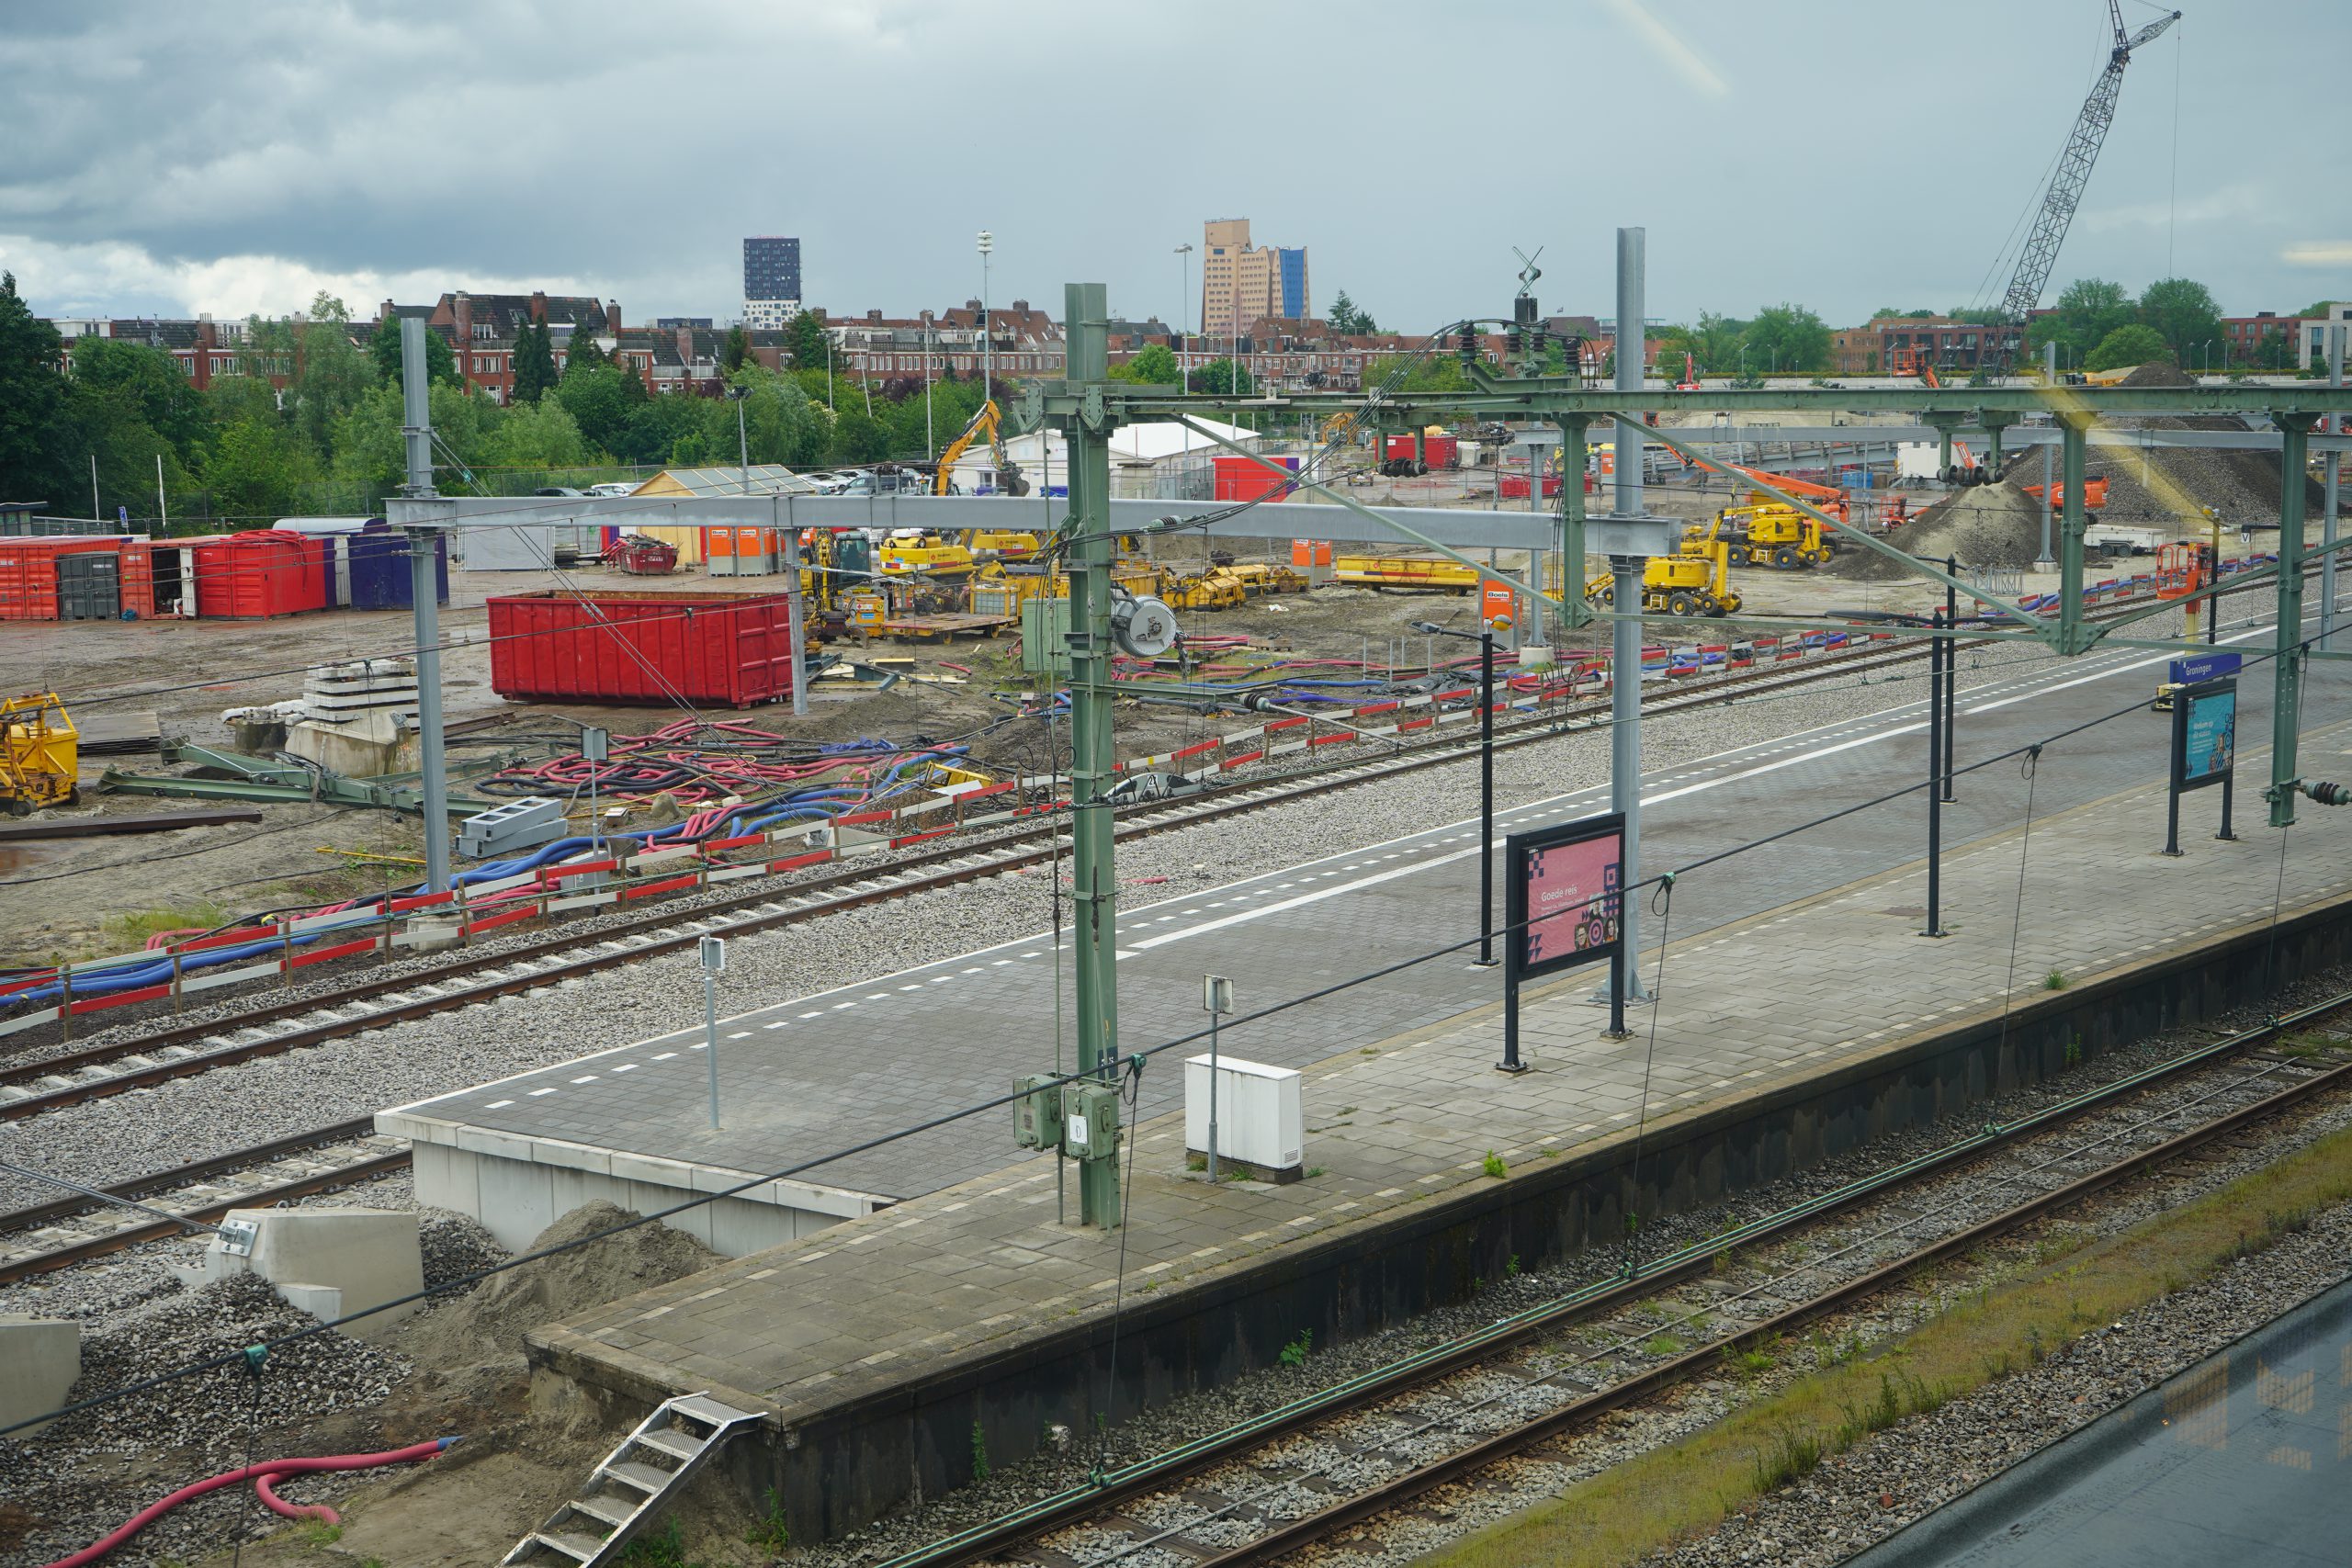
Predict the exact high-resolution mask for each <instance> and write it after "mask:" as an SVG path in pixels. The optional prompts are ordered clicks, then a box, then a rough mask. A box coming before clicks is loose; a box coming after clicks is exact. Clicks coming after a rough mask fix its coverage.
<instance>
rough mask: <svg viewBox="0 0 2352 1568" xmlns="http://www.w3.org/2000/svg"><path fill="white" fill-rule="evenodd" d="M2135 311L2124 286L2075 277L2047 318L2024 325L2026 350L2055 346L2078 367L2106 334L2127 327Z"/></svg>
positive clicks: (2032, 350)
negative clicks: (2049, 344) (2050, 344)
mask: <svg viewBox="0 0 2352 1568" xmlns="http://www.w3.org/2000/svg"><path fill="white" fill-rule="evenodd" d="M2137 311H2138V307H2137V306H2135V305H2134V304H2133V303H2132V300H2131V292H2130V291H2129V290H2128V289H2126V288H2124V287H2123V285H2121V284H2120V283H2109V281H2108V280H2107V279H2105V278H2103V277H2078V278H2076V279H2075V281H2074V282H2072V283H2070V284H2068V285H2066V287H2065V289H2064V292H2062V293H2061V294H2060V295H2059V296H2058V304H2057V307H2056V308H2055V309H2054V310H2052V311H2051V313H2050V314H2049V315H2046V316H2037V317H2035V318H2034V319H2033V320H2032V321H2029V322H2028V323H2027V324H2026V348H2027V350H2028V351H2029V352H2030V353H2039V352H2041V345H2042V344H2047V343H2054V344H2058V345H2059V346H2060V348H2062V349H2063V350H2064V356H2065V357H2066V358H2067V359H2068V360H2071V361H2073V362H2074V363H2075V364H2081V363H2083V362H2084V360H2085V358H2086V356H2087V355H2089V354H2090V352H2091V350H2092V349H2094V348H2097V347H2098V344H2099V342H2100V340H2101V339H2103V338H2105V337H2106V336H2107V334H2108V333H2111V332H2113V331H2114V330H2115V329H2116V328H2118V327H2127V326H2130V325H2131V322H2132V321H2133V320H2134V319H2135V318H2136V315H2137Z"/></svg>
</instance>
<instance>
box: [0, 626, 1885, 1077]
mask: <svg viewBox="0 0 2352 1568" xmlns="http://www.w3.org/2000/svg"><path fill="white" fill-rule="evenodd" d="M1924 657H1925V650H1924V649H1918V648H1874V649H1861V650H1859V651H1856V652H1853V653H1850V654H1845V655H1841V656H1838V657H1835V658H1830V659H1825V660H1819V661H1818V662H1814V661H1806V662H1804V663H1802V664H1792V665H1790V666H1788V667H1785V668H1782V667H1777V666H1765V667H1762V668H1759V669H1756V670H1751V671H1740V672H1736V673H1731V674H1725V675H1723V676H1719V677H1714V678H1712V679H1707V680H1705V681H1704V682H1703V684H1691V685H1687V686H1680V687H1677V688H1675V689H1672V690H1669V691H1667V692H1664V693H1661V694H1658V695H1657V697H1655V698H1654V699H1652V700H1650V701H1647V702H1645V704H1644V705H1643V708H1644V712H1645V715H1657V716H1664V715H1669V714H1675V713H1683V712H1690V711H1693V710H1696V709H1701V708H1705V707H1710V706H1713V705H1719V704H1724V703H1731V702H1738V701H1742V700H1745V699H1747V698H1751V697H1758V696H1763V695H1767V694H1772V693H1776V692H1780V691H1783V690H1787V689H1789V688H1791V687H1795V686H1802V685H1809V684H1813V683H1815V682H1822V681H1827V680H1833V679H1840V678H1851V677H1853V676H1855V675H1858V674H1863V675H1866V674H1869V673H1871V671H1882V670H1883V669H1885V668H1886V667H1888V666H1889V665H1892V664H1897V663H1902V662H1905V661H1908V660H1918V659H1922V658H1924ZM1608 722H1609V705H1608V702H1607V700H1606V699H1605V698H1603V699H1600V700H1598V701H1589V702H1579V703H1572V704H1566V705H1561V706H1560V707H1557V708H1555V709H1554V710H1552V711H1551V712H1548V713H1544V714H1541V715H1536V716H1523V717H1520V718H1517V719H1515V720H1513V721H1511V722H1510V723H1508V724H1498V725H1497V726H1496V731H1495V745H1496V747H1497V748H1498V750H1499V749H1507V748H1516V747H1523V746H1529V745H1533V744H1536V743H1539V742H1541V741H1544V740H1547V739H1555V738H1556V737H1559V736H1561V735H1566V734H1573V733H1576V732H1577V731H1579V730H1583V729H1588V728H1598V727H1602V726H1605V725H1606V724H1607V723H1608ZM1382 739H1386V738H1385V737H1384V738H1382ZM1390 745H1391V748H1392V749H1391V750H1390V751H1389V752H1388V753H1387V754H1385V755H1383V756H1378V757H1371V758H1364V757H1356V758H1351V759H1346V760H1341V761H1328V762H1320V763H1313V764H1309V765H1306V766H1304V767H1298V768H1294V769H1291V770H1288V771H1286V772H1283V773H1273V774H1260V775H1257V776H1255V777H1253V778H1251V779H1250V780H1249V781H1248V782H1246V783H1244V782H1237V783H1234V784H1227V785H1224V786H1222V787H1211V788H1207V789H1204V790H1202V791H1200V792H1198V793H1195V794H1190V795H1179V796H1174V797H1171V798H1170V799H1167V800H1164V801H1160V802H1158V803H1154V804H1150V805H1138V806H1134V807H1125V808H1123V809H1121V810H1120V812H1119V817H1120V819H1121V820H1120V825H1119V827H1118V829H1117V836H1118V838H1119V839H1120V840H1135V839H1139V838H1144V837H1148V836H1150V835H1154V834H1159V833H1168V832H1174V831H1177V830H1179V829H1186V828H1193V827H1197V826H1200V825H1201V824H1204V823H1207V822H1215V821H1219V820H1223V819H1226V818H1233V817H1238V816H1242V815H1245V814H1247V813H1250V812H1255V811H1263V810H1268V809H1271V808H1273V807H1282V806H1287V805H1290V804H1292V803H1294V802H1297V801H1301V800H1306V799H1311V798H1314V797H1315V796H1317V795H1329V794H1333V793H1335V792H1338V791H1341V790H1346V789H1351V788H1353V787H1355V786H1358V785H1361V784H1374V783H1378V782H1380V781H1382V780H1384V779H1388V778H1393V777H1396V776H1398V775H1400V774H1404V773H1414V772H1418V771H1420V770H1423V769H1427V768H1433V767H1441V766H1443V765H1445V764H1447V763H1450V762H1456V761H1462V760H1464V759H1465V758H1468V757H1474V756H1476V754H1477V752H1478V750H1479V745H1478V742H1477V740H1476V739H1475V738H1468V739H1465V738H1464V737H1460V736H1455V735H1447V736H1444V737H1442V738H1435V737H1432V738H1430V739H1421V740H1399V741H1391V742H1390ZM1066 831H1067V829H1066V828H1065V827H1064V826H1063V825H1062V824H1060V823H1059V822H1057V821H1055V820H1053V819H1051V818H1041V819H1040V820H1039V821H1038V822H1037V823H1036V824H1035V825H1033V826H1025V827H1022V828H1016V829H1003V830H997V831H993V832H991V833H989V834H988V835H986V836H984V837H975V838H972V839H968V840H960V841H956V842H953V843H948V844H944V845H941V846H938V847H930V846H925V847H922V848H917V849H913V850H902V851H899V852H894V853H893V854H892V855H891V856H890V858H888V859H884V858H881V857H880V856H878V855H877V856H876V857H875V858H874V859H873V860H872V861H871V863H868V864H865V865H853V866H848V867H844V868H842V869H840V870H836V871H829V872H826V873H823V874H818V875H814V876H804V877H801V878H799V879H797V880H795V881H792V882H789V883H788V884H786V885H785V886H775V885H773V884H771V885H769V886H763V887H759V888H754V889H752V890H751V891H747V892H744V893H741V894H737V895H733V896H730V897H720V898H708V897H706V898H704V899H702V900H700V901H698V902H696V903H695V905H694V906H693V907H691V908H684V909H681V908H667V909H662V908H657V909H654V910H652V911H650V912H649V913H647V914H645V915H642V916H639V917H636V918H633V919H622V920H614V919H610V918H609V917H607V918H605V919H601V920H594V918H593V917H592V918H589V919H582V920H580V921H578V922H577V923H573V924H569V925H565V926H559V927H558V928H557V929H556V930H554V931H551V932H549V933H548V935H545V936H543V937H540V938H538V939H536V940H533V941H529V942H519V943H502V944H499V945H498V946H496V947H493V948H492V949H490V950H487V951H483V952H479V953H458V954H457V955H455V956H452V957H451V958H449V959H448V960H447V961H446V962H444V963H440V964H435V965H433V966H432V967H431V968H429V969H424V970H419V969H415V968H411V967H404V968H403V971H402V972H401V974H398V975H393V976H364V977H358V978H354V979H352V980H350V981H349V982H348V983H347V984H345V985H342V986H339V987H334V988H333V989H331V990H327V991H323V992H305V993H302V994H300V995H297V996H294V997H290V998H285V999H283V1000H268V1001H260V1002H257V1003H256V1004H255V1005H254V1006H252V1007H249V1008H246V1009H243V1010H240V1011H237V1012H234V1013H232V1014H228V1015H226V1016H221V1017H215V1018H211V1019H208V1020H204V1021H196V1022H184V1023H171V1024H166V1025H164V1026H163V1027H161V1028H157V1029H153V1030H149V1031H147V1032H143V1033H141V1034H139V1035H137V1036H135V1037H132V1038H130V1039H117V1040H112V1041H109V1042H108V1043H103V1044H97V1045H89V1046H84V1047H81V1048H78V1049H75V1048H63V1049H58V1048H54V1047H55V1045H56V1044H57V1043H51V1045H52V1048H51V1049H49V1050H48V1051H46V1053H45V1054H41V1055H30V1053H29V1052H28V1055H29V1056H30V1059H22V1058H20V1059H18V1060H15V1061H11V1062H9V1063H7V1064H6V1066H0V1122H12V1121H19V1120H22V1119H23V1118H25V1117H28V1116H37V1115H40V1114H41V1113H42V1112H44V1111H55V1110H59V1109H61V1108H63V1107H65V1106H70V1105H78V1104H82V1103H85V1102H86V1101H88V1100H97V1099H102V1098H104V1097H106V1096H107V1095H111V1094H120V1093H124V1092H126V1091H128V1090H131V1089H146V1088H152V1087H153V1086H154V1085H156V1084H159V1083H164V1082H167V1081H169V1080H170V1079H173V1078H177V1077H192V1076H194V1075H195V1074H198V1073H204V1072H209V1071H212V1070H213V1069H215V1068H218V1067H224V1066H235V1065H236V1064H238V1063H240V1062H245V1061H251V1060H253V1059H254V1058H256V1057H264V1056H274V1055H284V1054H285V1053H287V1052H288V1051H295V1050H300V1049H303V1048H305V1047H308V1046H312V1045H318V1044H322V1043H325V1042H327V1041H330V1040H334V1039H339V1038H342V1037H344V1036H345V1035H349V1034H354V1033H357V1032H361V1031H364V1030H370V1029H380V1028H384V1027H386V1026H388V1025H391V1024H397V1023H405V1022H409V1021H413V1020H416V1019H420V1018H427V1017H431V1016H432V1015H434V1014H435V1013H440V1012H447V1011H451V1010H456V1009H458V1008H462V1007H469V1006H472V1005H474V1004H475V1003H478V1002H486V1001H494V1000H497V999H498V998H502V997H509V996H514V995H516V994H518V993H521V992H525V991H529V990H535V989H537V988H539V987H545V986H552V985H555V984H557V983H559V982H560V981H564V980H571V979H576V978H580V977H582V976H589V975H594V974H596V973H598V972H600V971H603V970H606V969H612V968H616V967H618V966H621V965H624V964H635V963H638V962H639V961H641V960H644V959H648V958H654V957H659V956H662V955H664V954H667V953H676V952H680V951H683V950H685V949H688V948H691V947H693V946H694V945H695V943H697V942H699V941H700V940H701V939H702V938H703V937H705V936H712V935H718V936H730V937H731V936H745V935H751V934H753V933H755V932H759V931H772V930H776V929H779V928H782V927H786V926H795V925H802V924H806V923H807V922H809V921H811V920H816V919H823V918H824V917H826V916H828V915H834V914H840V913H842V912H843V911H845V910H851V909H856V908H864V907H865V906H868V905H873V904H879V903H885V902H888V901H889V900H892V899H896V898H902V897H911V896H913V895H915V894H920V893H929V892H935V891H938V890H940V889H943V888H948V887H955V886H961V885H963V884H966V883H970V882H977V881H979V880H981V879H983V878H986V877H990V876H998V875H1002V874H1007V873H1010V872H1019V871H1026V870H1030V869H1032V868H1035V867H1036V866H1040V865H1044V864H1047V863H1050V862H1051V861H1052V860H1053V859H1054V857H1055V855H1056V853H1057V848H1056V845H1055V843H1054V840H1055V838H1056V837H1057V835H1058V834H1061V833H1064V832H1066ZM592 921H593V923H592ZM354 962H356V963H359V962H364V960H355V961H354ZM258 988H260V989H263V990H266V983H264V984H263V985H262V986H261V987H258ZM249 994H250V993H249ZM147 1005H148V1006H149V1007H151V1008H153V1007H159V1006H161V1005H162V1004H153V1003H151V1004H147ZM31 1049H33V1050H40V1047H38V1046H35V1047H32V1048H31Z"/></svg>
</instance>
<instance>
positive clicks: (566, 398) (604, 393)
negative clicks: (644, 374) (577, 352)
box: [555, 360, 637, 454]
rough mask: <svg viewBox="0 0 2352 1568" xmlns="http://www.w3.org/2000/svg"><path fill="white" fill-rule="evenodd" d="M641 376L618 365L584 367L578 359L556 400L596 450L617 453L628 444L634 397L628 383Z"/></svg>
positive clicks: (556, 392)
mask: <svg viewBox="0 0 2352 1568" xmlns="http://www.w3.org/2000/svg"><path fill="white" fill-rule="evenodd" d="M636 379H637V378H636V377H634V376H631V375H629V374H628V372H627V371H625V370H623V369H621V368H620V367H618V366H616V365H599V366H597V367H594V368H593V369H582V368H581V367H580V365H579V362H578V361H577V360H575V361H574V362H573V363H572V364H571V366H570V367H567V368H566V369H565V371H564V373H563V380H562V382H561V383H560V384H559V385H558V386H557V388H556V389H555V396H556V400H557V401H558V402H559V403H560V404H562V406H563V409H564V412H567V413H569V414H571V418H572V421H573V423H576V424H578V425H579V427H580V436H581V439H582V441H584V442H586V443H587V444H588V447H589V449H590V450H591V451H592V452H598V451H601V452H606V453H615V454H617V453H619V452H620V451H622V450H623V449H624V448H626V447H627V446H628V418H629V409H630V402H631V400H630V398H629V395H628V386H627V383H628V382H630V381H634V380H636Z"/></svg>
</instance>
